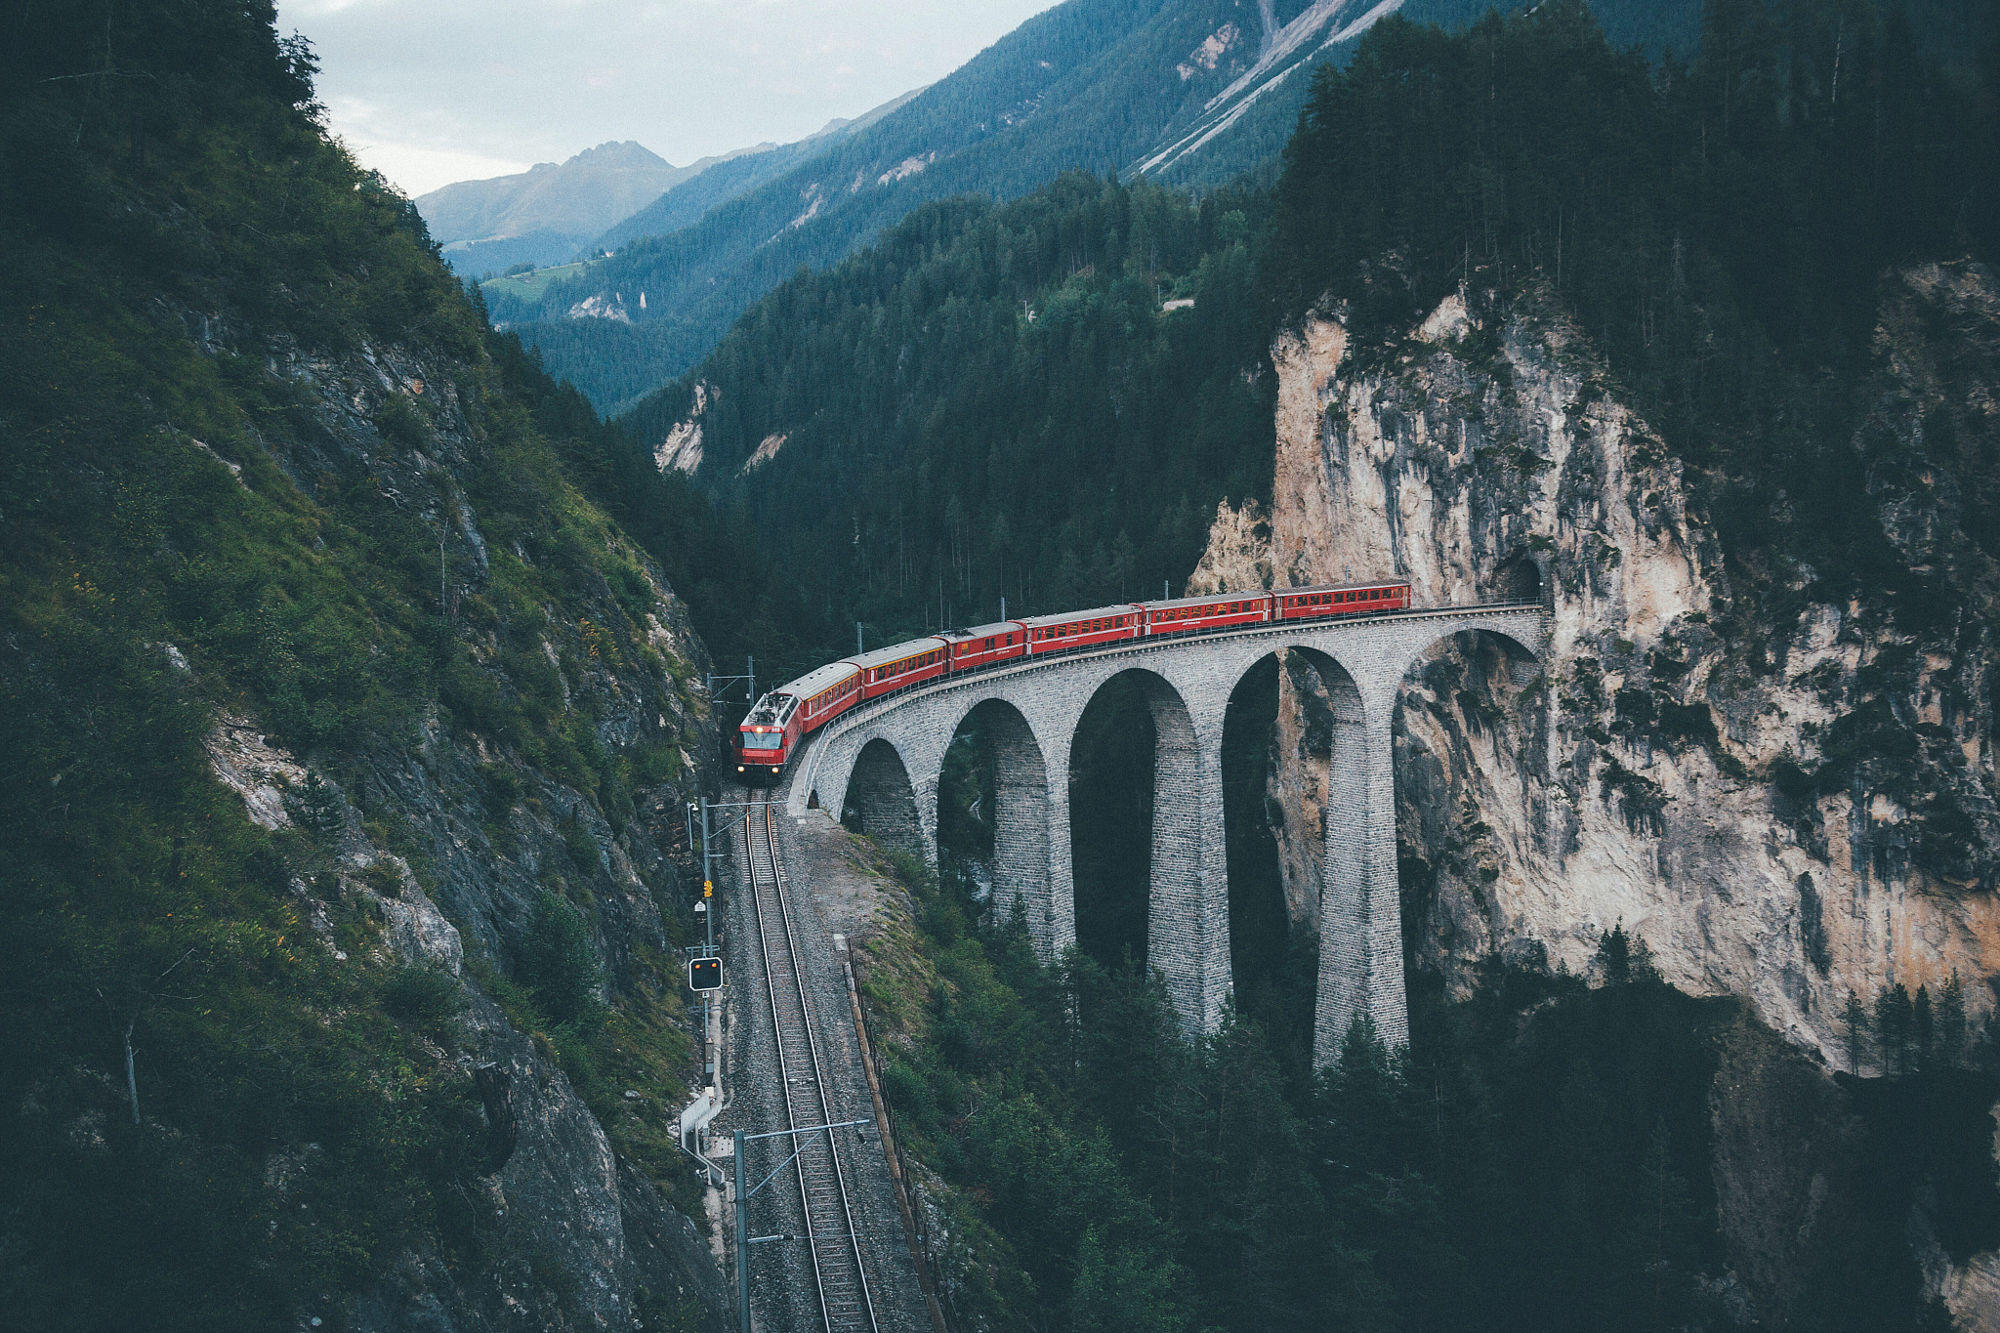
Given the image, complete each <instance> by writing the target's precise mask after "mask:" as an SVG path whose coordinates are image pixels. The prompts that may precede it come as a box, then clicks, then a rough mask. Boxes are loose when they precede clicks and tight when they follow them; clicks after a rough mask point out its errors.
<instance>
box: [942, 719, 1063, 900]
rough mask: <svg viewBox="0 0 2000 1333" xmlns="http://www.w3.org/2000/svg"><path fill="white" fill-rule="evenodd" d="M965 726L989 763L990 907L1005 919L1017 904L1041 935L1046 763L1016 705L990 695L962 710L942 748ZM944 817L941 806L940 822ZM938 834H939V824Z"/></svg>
mask: <svg viewBox="0 0 2000 1333" xmlns="http://www.w3.org/2000/svg"><path fill="white" fill-rule="evenodd" d="M968 728H973V729H976V730H977V731H978V732H979V734H980V735H982V736H983V737H984V738H985V740H986V742H987V746H988V749H989V754H990V758H991V762H992V766H993V770H992V793H991V794H992V799H993V809H992V812H991V817H990V820H989V822H990V825H991V827H992V831H993V848H992V870H993V910H994V912H995V914H996V915H998V916H1000V917H1002V918H1003V919H1004V918H1005V917H1007V916H1009V915H1011V914H1012V913H1013V912H1014V911H1015V910H1016V909H1017V908H1018V909H1019V910H1020V911H1021V913H1022V914H1023V915H1024V916H1025V917H1026V919H1027V921H1028V925H1029V933H1030V934H1031V935H1033V936H1034V937H1035V938H1037V939H1041V938H1044V937H1045V936H1046V935H1047V934H1048V933H1049V929H1050V917H1051V913H1052V902H1051V891H1050V878H1049V824H1050V814H1051V801H1050V794H1049V776H1048V762H1047V759H1046V757H1045V756H1044V755H1043V753H1042V745H1041V742H1040V741H1039V740H1038V739H1037V738H1036V736H1035V732H1034V728H1033V727H1031V726H1030V725H1029V723H1028V719H1027V718H1026V717H1024V716H1023V715H1022V713H1021V710H1020V709H1019V708H1017V707H1015V706H1014V705H1013V704H1012V703H1010V702H1008V701H1007V700H1005V699H1000V698H995V697H989V698H986V699H982V700H980V701H979V702H978V703H975V704H974V705H973V706H972V707H970V708H968V709H966V710H965V712H964V714H963V715H962V716H961V717H960V718H959V719H958V722H957V723H956V724H955V725H954V726H953V727H952V731H951V741H950V743H949V744H947V746H946V749H947V752H949V750H950V745H951V744H956V743H957V742H958V741H959V739H960V737H961V736H962V735H963V734H965V733H966V732H967V729H968ZM940 797H941V798H942V793H940ZM943 818H944V815H943V812H942V810H940V812H939V820H940V824H942V820H943ZM939 832H940V836H942V832H943V830H942V827H940V830H939Z"/></svg>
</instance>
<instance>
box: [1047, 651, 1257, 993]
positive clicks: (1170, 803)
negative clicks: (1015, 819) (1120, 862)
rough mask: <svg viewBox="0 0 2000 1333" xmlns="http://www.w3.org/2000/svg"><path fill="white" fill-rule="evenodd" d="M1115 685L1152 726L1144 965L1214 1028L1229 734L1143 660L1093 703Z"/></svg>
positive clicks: (1222, 952)
mask: <svg viewBox="0 0 2000 1333" xmlns="http://www.w3.org/2000/svg"><path fill="white" fill-rule="evenodd" d="M1114 687H1116V688H1129V689H1133V690H1135V691H1136V693H1137V695H1138V697H1139V699H1140V700H1141V701H1142V702H1143V704H1144V707H1145V711H1146V715H1147V717H1148V718H1149V719H1150V721H1151V723H1152V729H1153V755H1152V758H1153V774H1152V785H1151V794H1152V800H1151V803H1150V804H1151V814H1150V820H1149V823H1150V829H1149V832H1148V838H1147V845H1148V862H1147V875H1146V913H1145V922H1146V965H1147V967H1148V968H1149V969H1150V970H1153V971H1156V972H1159V973H1160V974H1161V975H1162V976H1163V977H1164V978H1165V979H1166V984H1167V993H1168V995H1169V996H1170V997H1171V998H1172V999H1173V1001H1174V1004H1175V1007H1176V1009H1177V1010H1178V1011H1179V1012H1180V1014H1181V1017H1182V1019H1183V1020H1184V1021H1186V1022H1188V1023H1190V1024H1199V1025H1202V1026H1204V1027H1207V1026H1212V1025H1213V1023H1214V1021H1215V1020H1216V1018H1217V1016H1219V1014H1220V1012H1221V1004H1222V1000H1223V997H1224V996H1226V995H1227V993H1228V990H1229V937H1228V909H1227V904H1226V903H1219V902H1218V901H1217V898H1218V896H1219V895H1218V894H1217V893H1215V892H1211V887H1212V888H1213V889H1215V890H1219V889H1220V888H1221V885H1220V883H1215V884H1213V885H1212V886H1211V875H1210V873H1209V872H1210V866H1211V863H1213V864H1214V865H1215V867H1216V868H1217V869H1218V870H1219V868H1220V863H1221V859H1222V858H1221V855H1220V851H1221V848H1220V843H1219V835H1220V833H1221V829H1220V827H1219V825H1220V823H1221V814H1222V777H1221V756H1220V739H1221V738H1220V737H1219V736H1203V735H1199V734H1198V732H1197V728H1196V724H1195V719H1194V715H1193V714H1192V712H1191V711H1190V709H1189V707H1188V704H1187V701H1186V700H1185V699H1184V698H1183V697H1182V695H1181V692H1180V691H1179V690H1178V689H1176V688H1175V687H1174V686H1173V685H1172V684H1171V683H1169V682H1168V681H1167V679H1166V678H1165V677H1163V676H1161V675H1160V674H1158V673H1157V672H1154V671H1151V670H1148V669H1146V668H1144V667H1128V668H1126V669H1125V670H1122V671H1118V672H1116V673H1114V674H1112V675H1111V676H1109V677H1108V678H1106V679H1105V680H1103V681H1101V682H1099V683H1098V684H1097V686H1096V687H1095V688H1094V690H1093V691H1092V694H1091V700H1090V703H1091V704H1094V703H1096V702H1098V701H1099V700H1100V699H1102V698H1103V697H1104V696H1105V693H1106V691H1107V690H1110V689H1112V688H1114ZM1090 711H1091V710H1090V706H1089V704H1086V706H1085V708H1084V709H1083V710H1082V711H1081V712H1079V714H1078V717H1077V724H1076V725H1077V733H1078V734H1080V733H1081V730H1082V727H1083V723H1084V720H1085V717H1086V716H1087V715H1088V714H1089V713H1090ZM1075 742H1076V735H1073V736H1072V741H1071V747H1070V755H1071V762H1070V773H1069V777H1070V780H1071V782H1072V783H1074V781H1075V779H1076V776H1077V746H1076V743H1075ZM1073 799H1074V798H1073V797H1072V800H1073ZM1072 810H1074V805H1072ZM1211 829H1212V832H1211ZM1211 844H1213V845H1211ZM1211 851H1213V852H1214V855H1213V856H1211V855H1210V853H1211ZM1215 878H1216V879H1219V878H1220V876H1219V875H1218V876H1216V877H1215ZM1079 924H1080V923H1079ZM1081 938H1082V936H1081V934H1079V941H1081Z"/></svg>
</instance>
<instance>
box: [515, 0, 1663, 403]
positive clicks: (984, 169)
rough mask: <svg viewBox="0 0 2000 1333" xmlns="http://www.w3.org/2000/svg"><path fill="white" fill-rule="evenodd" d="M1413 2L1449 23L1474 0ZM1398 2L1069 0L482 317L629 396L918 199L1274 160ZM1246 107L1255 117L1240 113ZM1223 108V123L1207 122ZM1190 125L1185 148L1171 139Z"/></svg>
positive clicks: (599, 395)
mask: <svg viewBox="0 0 2000 1333" xmlns="http://www.w3.org/2000/svg"><path fill="white" fill-rule="evenodd" d="M1413 3H1416V4H1418V5H1419V7H1420V8H1422V7H1425V6H1428V7H1429V8H1430V9H1434V10H1436V11H1437V13H1438V16H1439V17H1441V18H1445V19H1451V20H1459V19H1463V18H1466V17H1469V16H1471V15H1476V14H1477V13H1479V12H1483V10H1484V9H1485V8H1486V7H1487V6H1485V5H1467V4H1464V3H1462V2H1460V3H1439V2H1438V0H1413ZM1395 8H1397V3H1396V0H1390V3H1387V4H1373V5H1370V4H1364V3H1362V0H1321V2H1320V3H1316V4H1305V3H1300V0H1288V2H1287V3H1283V4H1273V3H1268V0H1267V2H1266V3H1253V0H1068V3H1065V4H1062V5H1059V6H1057V7H1056V8H1054V9H1052V10H1049V11H1048V12H1047V13H1044V14H1041V15H1039V16H1037V17H1036V18H1033V19H1030V20H1029V21H1028V22H1027V23H1024V24H1022V25H1021V27H1019V28H1018V29H1016V30H1015V31H1014V32H1012V33H1009V34H1008V35H1007V36H1006V37H1004V38H1002V39H1001V40H1000V41H998V42H996V43H994V45H993V46H992V47H990V48H988V49H987V50H986V51H984V52H981V53H980V54H979V55H978V56H976V57H974V58H973V59H972V60H970V61H968V62H967V63H966V64H965V65H964V66H963V67H961V68H960V69H958V70H957V71H955V72H954V73H952V74H951V75H949V76H947V77H946V78H944V79H941V80H939V81H938V82H937V83H935V84H933V85H932V86H930V87H928V88H925V89H923V90H922V91H921V92H919V93H918V94H916V95H915V96H914V97H912V98H911V99H910V100H909V101H908V102H907V103H905V104H903V105H901V106H899V107H897V108H896V109H895V110H893V111H891V112H890V113H889V114H887V115H885V116H883V117H882V118H881V120H880V121H879V122H878V123H875V124H873V125H871V126H869V127H867V128H866V129H865V130H864V131H862V132H859V133H855V134H853V135H851V136H849V137H846V138H844V139H843V140H842V142H841V143H840V144H839V145H838V146H837V147H836V148H835V149H834V150H833V151H831V152H827V153H823V154H818V155H815V156H813V157H812V158H811V160H809V161H807V162H805V163H804V164H803V165H801V166H799V167H797V168H795V169H793V170H790V171H788V172H786V173H785V174H784V175H782V176H779V177H778V178H777V179H775V180H772V181H770V182H769V183H767V184H764V185H762V186H760V187H759V188H757V189H755V190H753V191H751V192H749V193H747V194H745V195H743V196H741V197H739V198H736V199H733V200H731V201H729V202H727V203H725V204H723V205H721V206H719V207H717V208H715V209H714V210H713V211H711V212H710V213H708V214H707V215H706V216H704V217H702V218H701V220H700V221H699V222H696V223H694V224H693V225H690V226H687V227H685V228H684V229H682V230H680V231H677V232H671V233H666V234H661V235H655V236H652V237H650V238H647V239H643V240H637V241H634V242H633V243H632V244H630V245H628V246H626V247H625V248H624V249H623V250H621V251H620V252H619V253H617V254H616V255H614V256H612V257H611V258H610V259H607V260H604V261H602V262H601V263H594V264H592V265H590V266H589V267H588V268H586V269H585V270H584V271H583V272H582V273H579V274H575V275H572V276H568V277H566V278H564V279H563V280H562V281H559V282H556V283H554V284H551V285H550V286H548V287H547V289H546V290H544V291H541V292H540V293H539V295H538V296H536V297H535V298H534V299H533V300H527V301H523V300H518V299H515V298H514V297H512V296H510V295H506V294H505V293H504V292H503V290H502V289H500V288H495V289H493V290H491V291H489V293H488V299H489V301H490V302H491V304H492V309H493V315H494V318H495V319H496V320H497V321H499V322H500V323H501V325H502V326H504V327H509V328H516V329H518V330H519V331H520V332H521V333H522V335H523V337H524V338H526V339H527V340H528V341H529V342H530V343H532V344H533V345H535V346H536V347H538V348H539V349H540V350H541V351H542V353H543V355H544V357H545V359H546V362H547V364H548V366H549V368H550V369H551V370H552V371H553V372H554V373H555V374H557V375H559V376H561V377H563V378H565V379H567V380H569V381H570V382H572V383H574V384H576V385H577V386H578V387H579V388H581V389H583V390H584V392H585V393H587V394H588V395H589V396H590V397H591V399H592V400H593V401H594V402H596V403H597V404H599V405H600V406H601V407H604V408H607V409H612V410H615V409H617V408H619V407H622V406H628V405H630V404H631V402H632V401H633V400H635V399H636V398H637V397H638V396H639V395H640V394H643V393H644V392H646V391H647V390H649V389H652V388H655V387H658V386H659V385H661V384H664V383H666V382H667V381H669V380H670V379H672V378H673V377H675V376H677V375H679V374H680V373H681V372H683V371H684V370H686V369H687V368H688V367H689V366H691V365H692V364H694V363H695V362H696V361H697V360H699V359H700V358H701V357H702V356H703V355H704V354H705V353H706V352H707V351H708V350H709V348H711V347H712V346H714V344H715V342H716V340H717V339H718V338H720V337H721V335H722V333H723V332H724V331H725V330H726V329H727V328H728V327H729V326H730V324H731V323H732V322H733V321H734V320H735V318H736V317H737V315H738V314H740V313H741V312H742V311H743V310H744V309H745V308H746V307H747V306H749V305H750V303H751V302H753V301H754V300H755V299H756V298H757V297H759V296H761V295H762V294H763V293H765V292H767V291H769V290H770V289H771V288H772V287H774V286H776V285H777V284H778V283H779V282H781V281H783V280H784V279H785V278H787V277H789V276H791V274H792V273H793V272H795V271H796V270H797V269H798V268H799V267H800V266H801V265H808V266H815V267H821V266H826V265H830V264H833V263H835V262H837V261H839V260H840V259H841V258H843V257H844V256H846V255H847V254H849V253H851V252H852V251H853V250H854V249H855V248H856V247H858V246H860V245H863V244H866V243H867V242H868V241H869V240H870V239H872V238H873V237H874V236H876V235H877V234H879V233H880V232H881V231H882V229H883V228H885V227H888V226H892V225H893V224H895V223H896V222H897V221H898V220H900V219H901V218H903V217H904V216H905V215H906V214H908V213H909V212H910V211H911V210H912V209H914V208H916V207H917V206H918V205H920V204H922V203H924V202H927V201H931V200H938V199H944V198H948V197H950V196H952V195H956V194H963V193H976V194H981V195H987V196H991V197H994V198H998V199H1002V200H1005V199H1010V198H1013V197H1015V196H1017V195H1020V194H1023V193H1026V192H1027V191H1030V190H1033V189H1037V188H1039V187H1040V186H1042V185H1044V184H1045V183H1047V182H1048V181H1049V180H1050V179H1052V178H1053V177H1054V176H1055V175H1057V174H1058V173H1059V172H1063V171H1069V170H1083V171H1090V172H1096V173H1099V174H1106V173H1115V172H1127V173H1129V172H1131V171H1132V170H1134V169H1135V168H1136V167H1138V166H1140V165H1141V164H1144V163H1147V162H1149V161H1150V162H1154V163H1155V167H1156V168H1158V169H1165V168H1167V167H1168V166H1169V165H1171V170H1170V171H1169V172H1168V176H1169V178H1170V179H1173V180H1176V181H1181V182H1199V183H1202V184H1208V185H1213V184H1216V183H1220V182H1224V181H1228V180H1230V179H1232V178H1234V177H1235V176H1237V175H1239V174H1240V173H1242V172H1245V171H1250V170H1252V169H1254V168H1258V167H1260V166H1264V167H1268V166H1270V165H1271V164H1273V163H1274V162H1275V159H1276V155H1277V153H1278V151H1279V150H1280V149H1281V148H1282V146H1283V141H1284V138H1285V136H1286V135H1288V134H1289V133H1290V132H1291V127H1292V122H1293V120H1294V119H1295V117H1296V112H1297V108H1298V105H1299V99H1300V98H1301V97H1302V96H1303V94H1304V91H1305V88H1306V86H1307V82H1308V78H1309V74H1310V70H1311V68H1313V67H1315V66H1317V65H1319V64H1323V63H1326V62H1329V61H1335V62H1337V61H1339V60H1342V59H1345V58H1346V56H1347V54H1348V53H1349V52H1351V50H1352V48H1353V43H1354V41H1355V40H1357V39H1358V38H1359V37H1360V36H1361V34H1363V33H1364V32H1366V31H1367V28H1368V26H1369V25H1370V24H1372V23H1373V22H1375V21H1376V20H1377V19H1379V18H1380V17H1381V16H1382V15H1383V14H1385V13H1388V12H1392V11H1393V10H1394V9H1395ZM1602 8H1604V9H1605V10H1606V11H1607V13H1608V14H1610V15H1612V16H1614V17H1618V18H1621V20H1624V26H1625V27H1626V28H1627V29H1629V30H1630V31H1631V32H1632V34H1633V37H1634V40H1639V39H1642V38H1644V37H1647V36H1655V37H1656V39H1657V35H1658V34H1660V33H1663V32H1664V33H1669V34H1674V33H1680V32H1684V31H1685V30H1687V29H1689V28H1691V27H1692V23H1691V20H1689V19H1688V18H1687V14H1688V12H1689V9H1688V5H1687V4H1686V3H1684V2H1682V0H1676V3H1675V4H1672V5H1669V6H1666V7H1665V10H1664V11H1663V12H1661V13H1659V14H1654V13H1653V11H1655V10H1656V9H1658V7H1656V6H1636V5H1633V4H1631V3H1629V0H1602ZM1639 15H1650V16H1651V17H1637V16H1639ZM1625 16H1634V17H1630V18H1629V19H1625ZM1279 82H1282V83H1283V85H1284V86H1283V88H1282V89H1280V90H1278V91H1276V92H1275V93H1274V95H1272V96H1270V97H1264V96H1262V90H1265V89H1266V88H1267V87H1275V85H1276V83H1279ZM1252 102H1254V103H1255V104H1256V105H1255V113H1254V114H1250V115H1247V116H1244V115H1240V114H1239V113H1240V112H1242V111H1244V110H1245V109H1246V108H1247V107H1248V106H1249V104H1250V103H1252ZM1223 117H1227V118H1229V121H1230V128H1229V129H1228V130H1227V132H1224V133H1216V134H1208V133H1207V129H1211V128H1214V126H1213V125H1212V124H1210V122H1212V121H1214V120H1216V119H1217V118H1223ZM1239 122H1240V123H1239ZM1204 127H1206V128H1204ZM1190 135H1191V136H1193V138H1195V139H1199V140H1200V141H1201V142H1200V143H1199V145H1198V146H1196V145H1194V144H1193V142H1192V140H1191V139H1190V140H1189V142H1187V143H1183V142H1182V141H1183V139H1184V138H1187V137H1188V136H1190ZM1176 145H1179V147H1178V148H1176V147H1175V146H1176ZM1163 154H1164V156H1163ZM1169 159H1171V163H1169ZM669 198H671V196H669ZM621 230H623V229H621Z"/></svg>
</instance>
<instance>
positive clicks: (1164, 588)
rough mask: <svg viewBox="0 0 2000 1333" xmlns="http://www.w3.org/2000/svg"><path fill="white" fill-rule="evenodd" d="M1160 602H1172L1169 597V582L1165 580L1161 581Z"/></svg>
mask: <svg viewBox="0 0 2000 1333" xmlns="http://www.w3.org/2000/svg"><path fill="white" fill-rule="evenodd" d="M1160 600H1161V601H1163V602H1165V601H1170V600H1172V599H1171V598H1169V597H1168V596H1167V581H1166V580H1165V579H1161V580H1160Z"/></svg>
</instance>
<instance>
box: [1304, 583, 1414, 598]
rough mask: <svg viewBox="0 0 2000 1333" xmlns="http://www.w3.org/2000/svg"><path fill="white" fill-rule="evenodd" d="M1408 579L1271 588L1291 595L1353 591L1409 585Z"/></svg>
mask: <svg viewBox="0 0 2000 1333" xmlns="http://www.w3.org/2000/svg"><path fill="white" fill-rule="evenodd" d="M1409 582H1410V581H1409V580H1408V579H1363V580H1362V581H1361V582H1359V583H1309V584H1306V585H1305V586H1303V587H1298V588H1273V589H1272V590H1271V591H1272V592H1275V593H1277V594H1279V595H1280V596H1287V597H1288V596H1291V595H1293V594H1295V593H1302V592H1353V591H1354V590H1355V589H1357V588H1402V587H1407V586H1408V585H1409Z"/></svg>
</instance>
